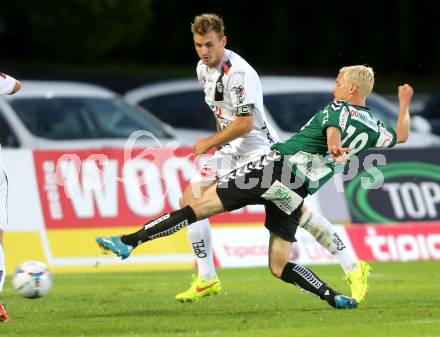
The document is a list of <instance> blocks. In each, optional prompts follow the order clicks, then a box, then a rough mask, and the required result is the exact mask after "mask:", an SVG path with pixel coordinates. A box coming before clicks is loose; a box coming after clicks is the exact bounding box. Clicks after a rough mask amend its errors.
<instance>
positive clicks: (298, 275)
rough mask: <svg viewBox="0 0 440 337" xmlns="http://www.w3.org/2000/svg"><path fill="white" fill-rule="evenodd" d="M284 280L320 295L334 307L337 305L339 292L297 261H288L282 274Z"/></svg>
mask: <svg viewBox="0 0 440 337" xmlns="http://www.w3.org/2000/svg"><path fill="white" fill-rule="evenodd" d="M281 279H282V280H283V281H284V282H287V283H292V284H294V285H297V286H298V287H300V288H301V289H302V290H304V291H306V292H309V293H312V294H314V295H316V296H318V297H319V298H320V299H321V300H324V301H327V303H328V304H330V305H331V306H332V307H335V306H336V305H335V300H334V298H335V296H336V295H339V293H338V292H336V291H334V290H333V289H332V288H330V287H329V286H328V285H327V284H326V283H324V281H322V280H321V279H320V278H319V277H318V276H316V275H315V274H314V273H313V272H312V271H311V270H309V269H307V268H306V267H304V266H301V265H299V264H296V263H292V262H288V263H287V264H286V265H285V267H284V269H283V273H282V274H281Z"/></svg>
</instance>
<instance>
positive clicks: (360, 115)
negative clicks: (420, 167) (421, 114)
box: [96, 66, 413, 308]
mask: <svg viewBox="0 0 440 337" xmlns="http://www.w3.org/2000/svg"><path fill="white" fill-rule="evenodd" d="M373 84H374V73H373V70H372V69H371V68H369V67H365V66H351V67H344V68H341V69H340V72H339V74H338V77H337V79H336V84H335V87H334V96H335V101H334V102H333V103H332V104H330V105H328V106H326V107H325V109H324V110H322V111H319V112H318V113H316V114H315V115H314V117H313V118H312V119H311V120H310V121H309V122H308V123H307V124H306V125H305V126H304V127H303V128H302V129H301V130H300V132H298V133H297V134H296V135H294V136H292V137H291V138H290V139H288V140H287V141H285V142H283V143H277V144H275V145H273V146H272V149H273V151H272V152H271V153H269V154H268V155H264V156H262V157H260V159H259V160H256V161H254V162H252V163H249V164H247V165H245V166H243V167H241V168H238V169H236V170H234V171H232V172H231V173H229V174H227V175H226V176H224V177H222V178H221V179H220V180H219V183H218V184H215V185H213V186H211V187H210V188H209V189H208V190H207V191H206V192H205V193H204V194H203V196H202V198H201V199H199V200H197V201H196V202H194V203H192V204H190V205H188V206H186V207H184V208H182V209H180V210H177V211H174V212H172V213H168V214H165V215H163V216H161V217H159V218H157V219H155V220H153V221H150V222H148V223H146V224H145V225H144V226H143V227H142V228H141V229H140V230H138V231H137V232H135V233H132V234H128V235H123V236H122V237H117V236H116V237H109V238H97V239H96V241H97V243H98V244H99V245H100V246H101V247H103V248H104V249H107V250H110V251H112V252H113V253H115V254H116V255H118V256H121V257H122V258H127V257H128V256H129V255H130V254H131V252H132V250H133V249H134V248H135V247H137V246H138V245H139V244H141V243H143V242H147V241H151V240H154V239H156V238H159V237H163V236H167V235H171V234H173V233H175V232H177V231H178V230H180V229H181V228H183V227H185V226H188V225H190V224H192V223H194V222H195V221H197V220H201V219H205V218H207V217H209V216H213V215H215V214H219V213H222V212H224V211H232V210H235V209H238V208H240V207H243V206H245V205H248V204H263V205H265V206H266V223H265V226H266V227H267V228H268V229H269V231H270V244H269V268H270V270H271V272H272V274H273V275H274V276H275V277H277V278H280V279H281V280H283V281H285V282H287V283H292V284H294V285H297V286H299V287H301V288H302V289H304V290H306V291H308V292H310V293H312V294H315V295H317V296H319V297H320V298H321V299H323V300H326V301H327V302H328V303H329V304H330V305H332V306H334V307H336V308H355V307H357V302H356V301H355V300H354V299H350V298H349V297H346V296H343V295H340V294H339V293H337V292H336V291H334V290H333V289H332V288H330V287H329V286H328V285H327V284H325V283H324V282H323V281H321V280H320V279H319V278H318V277H317V276H316V275H315V274H313V273H312V272H311V271H310V270H308V269H307V268H305V267H303V266H300V265H297V264H295V263H292V262H289V253H290V250H291V248H292V242H293V241H294V235H295V232H296V228H297V226H298V224H299V222H300V214H301V206H302V204H303V200H304V198H305V197H306V196H307V195H308V194H313V193H315V192H316V191H317V190H318V189H319V188H320V187H321V186H322V185H323V184H324V183H325V182H327V181H328V180H329V179H330V178H331V177H332V176H333V174H334V171H335V167H336V166H337V165H338V164H340V165H344V164H345V163H346V161H347V152H349V151H351V152H352V154H355V153H358V152H361V151H364V150H366V149H368V148H372V147H392V146H394V145H395V144H396V143H403V142H406V140H407V139H408V136H409V126H410V115H409V104H410V101H411V97H412V95H413V89H412V88H411V87H410V86H409V85H408V84H405V85H402V86H400V87H399V88H398V97H399V104H400V110H399V116H398V119H397V123H396V127H395V128H394V129H393V128H391V127H387V126H385V125H383V124H382V123H381V122H380V121H378V120H376V119H374V117H373V115H372V113H371V112H370V111H369V109H368V108H367V107H366V106H365V101H366V98H367V96H368V95H369V94H370V93H371V91H372V89H373ZM268 178H269V179H270V180H268ZM292 179H294V180H295V182H298V179H299V181H300V182H301V183H300V184H294V185H292V184H291V180H292ZM251 181H254V182H255V181H257V182H258V184H257V185H255V186H252V187H251V188H249V185H248V186H244V185H245V184H249V182H251ZM268 181H269V184H268ZM244 187H247V188H244Z"/></svg>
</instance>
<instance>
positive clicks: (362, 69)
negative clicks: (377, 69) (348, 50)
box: [339, 65, 374, 97]
mask: <svg viewBox="0 0 440 337" xmlns="http://www.w3.org/2000/svg"><path fill="white" fill-rule="evenodd" d="M339 72H344V80H345V81H347V82H348V83H349V84H356V85H357V86H358V87H359V94H360V95H361V96H363V97H367V96H368V95H369V94H371V91H372V90H373V86H374V72H373V68H371V67H367V66H363V65H356V66H349V67H342V68H341V69H339Z"/></svg>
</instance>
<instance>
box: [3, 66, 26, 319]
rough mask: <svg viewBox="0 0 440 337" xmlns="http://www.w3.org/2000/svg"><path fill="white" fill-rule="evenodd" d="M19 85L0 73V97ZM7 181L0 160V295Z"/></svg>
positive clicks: (8, 93) (16, 88)
mask: <svg viewBox="0 0 440 337" xmlns="http://www.w3.org/2000/svg"><path fill="white" fill-rule="evenodd" d="M20 88H21V84H20V82H19V81H17V80H16V79H15V78H13V77H11V76H8V75H6V74H3V73H0V95H11V94H14V93H16V92H17V91H18V90H20ZM7 197H8V181H7V178H6V174H5V171H4V169H3V165H2V164H1V158H0V293H1V292H2V290H3V285H4V283H5V278H6V269H5V254H4V250H3V231H4V229H5V226H6V223H7V221H8V214H7V212H8V204H7ZM7 321H9V316H8V313H7V312H6V309H5V306H4V305H3V304H2V303H1V302H0V322H7Z"/></svg>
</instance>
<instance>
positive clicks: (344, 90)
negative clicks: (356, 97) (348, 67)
mask: <svg viewBox="0 0 440 337" xmlns="http://www.w3.org/2000/svg"><path fill="white" fill-rule="evenodd" d="M350 93H351V85H350V84H348V83H347V81H345V79H344V72H343V71H341V72H340V73H339V75H338V77H337V78H336V83H335V86H334V88H333V95H334V96H335V99H339V100H343V101H347V100H348V99H349V97H350Z"/></svg>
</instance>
